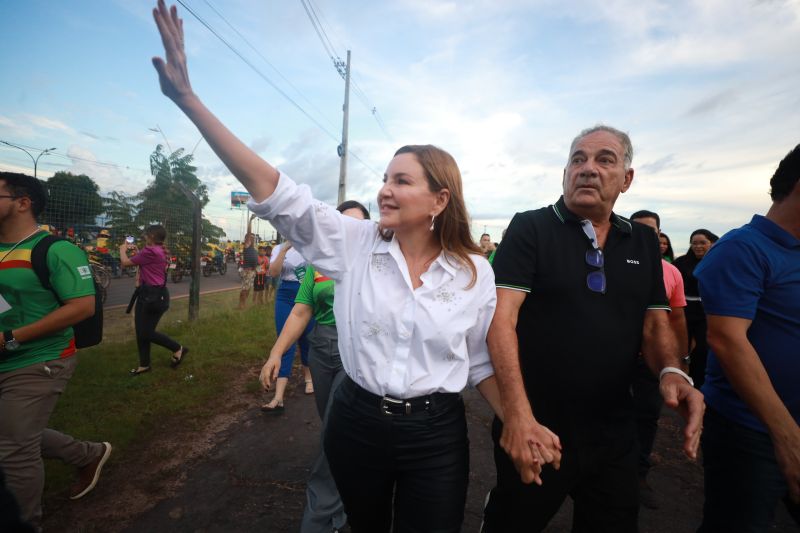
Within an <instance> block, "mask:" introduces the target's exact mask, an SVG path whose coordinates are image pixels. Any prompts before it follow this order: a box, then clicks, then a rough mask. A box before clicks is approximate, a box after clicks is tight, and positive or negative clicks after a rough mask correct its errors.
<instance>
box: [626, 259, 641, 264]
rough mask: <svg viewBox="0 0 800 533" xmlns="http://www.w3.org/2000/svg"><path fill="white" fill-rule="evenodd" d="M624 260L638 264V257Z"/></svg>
mask: <svg viewBox="0 0 800 533" xmlns="http://www.w3.org/2000/svg"><path fill="white" fill-rule="evenodd" d="M625 261H626V262H627V263H628V264H629V265H638V264H639V260H638V259H626V260H625Z"/></svg>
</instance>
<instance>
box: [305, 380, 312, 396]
mask: <svg viewBox="0 0 800 533" xmlns="http://www.w3.org/2000/svg"><path fill="white" fill-rule="evenodd" d="M306 394H314V382H313V381H311V380H310V379H307V380H306Z"/></svg>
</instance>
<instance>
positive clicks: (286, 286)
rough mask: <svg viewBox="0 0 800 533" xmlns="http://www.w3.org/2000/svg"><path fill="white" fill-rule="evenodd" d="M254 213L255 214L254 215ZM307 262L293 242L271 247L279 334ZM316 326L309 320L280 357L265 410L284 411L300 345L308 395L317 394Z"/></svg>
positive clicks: (277, 332)
mask: <svg viewBox="0 0 800 533" xmlns="http://www.w3.org/2000/svg"><path fill="white" fill-rule="evenodd" d="M254 216H255V215H254ZM307 266H308V262H307V261H306V260H305V259H303V256H301V255H300V254H299V253H297V250H295V249H294V248H292V243H291V241H285V242H283V243H281V244H279V245H278V246H276V247H275V248H273V249H272V256H271V257H270V264H269V275H270V276H272V277H273V278H275V277H278V278H280V285H278V290H277V291H276V292H275V334H276V335H278V336H280V334H281V331H283V325H284V324H285V323H286V319H288V318H289V314H290V313H291V312H292V308H293V307H294V299H295V297H296V296H297V291H298V290H299V289H300V283H301V282H302V281H303V276H304V275H305V273H306V267H307ZM313 328H314V321H313V320H312V321H311V322H309V324H308V326H307V327H306V329H305V330H303V334H302V335H300V338H299V339H298V340H297V342H296V343H292V345H291V346H289V347H288V348H287V349H286V351H285V352H284V354H283V357H281V368H280V371H279V372H278V381H277V383H276V385H275V396H274V397H273V398H272V400H270V402H269V403H267V404H264V405H262V406H261V410H262V411H264V412H265V413H271V414H278V415H279V414H283V412H284V405H283V398H284V394H285V392H286V385H287V384H288V383H289V377H290V376H291V375H292V364H293V363H294V354H295V351H296V349H297V346H298V345H299V346H300V362H301V364H302V366H303V379H305V383H306V388H305V393H306V394H313V393H314V386H313V383H312V381H311V371H310V370H309V368H308V352H309V343H308V336H309V334H310V333H311V330H312V329H313Z"/></svg>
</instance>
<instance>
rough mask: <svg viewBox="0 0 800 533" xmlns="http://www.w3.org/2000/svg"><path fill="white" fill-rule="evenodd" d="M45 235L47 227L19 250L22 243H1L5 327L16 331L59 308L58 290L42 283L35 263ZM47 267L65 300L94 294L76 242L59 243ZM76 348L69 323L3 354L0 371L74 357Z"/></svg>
mask: <svg viewBox="0 0 800 533" xmlns="http://www.w3.org/2000/svg"><path fill="white" fill-rule="evenodd" d="M45 235H47V232H46V231H41V232H39V233H36V234H35V235H33V236H31V237H29V238H27V239H25V240H24V241H22V242H21V243H20V244H19V245H17V247H16V248H14V244H16V243H0V297H2V300H3V301H0V310H2V312H0V331H8V330H12V331H13V330H15V329H18V328H21V327H22V326H26V325H28V324H31V323H33V322H36V321H37V320H40V319H41V318H43V317H44V316H46V315H48V314H50V313H52V312H53V311H55V310H56V309H58V307H59V304H58V300H57V299H56V297H55V295H54V294H53V292H52V291H50V290H48V289H45V288H44V287H42V284H41V283H40V282H39V278H38V277H37V276H36V273H35V272H34V271H33V266H32V264H31V252H32V250H33V247H34V246H35V245H36V244H37V243H38V242H39V241H40V240H41V239H42V238H43V237H44V236H45ZM12 248H14V249H13V250H11V249H12ZM9 250H11V251H10V252H9ZM47 266H48V268H49V270H50V283H51V285H52V286H53V290H55V291H56V293H58V296H59V298H61V301H66V300H70V299H72V298H80V297H82V296H90V295H92V294H94V282H93V281H92V271H91V268H90V267H89V263H88V260H87V258H86V254H85V253H84V252H83V250H81V249H80V248H78V247H77V246H75V245H74V244H72V243H70V242H68V241H58V242H55V243H53V244H52V246H51V247H50V250H49V251H48V253H47ZM75 351H76V348H75V337H74V335H73V332H72V328H71V327H67V328H64V329H63V330H61V331H58V332H55V333H52V334H50V335H48V336H46V337H41V338H38V339H34V340H31V341H28V342H24V343H22V344H21V345H20V348H19V349H18V350H15V351H13V352H2V353H0V372H8V371H11V370H17V369H18V368H23V367H26V366H29V365H32V364H35V363H41V362H46V361H51V360H53V359H58V358H64V357H69V356H71V355H73V354H74V353H75Z"/></svg>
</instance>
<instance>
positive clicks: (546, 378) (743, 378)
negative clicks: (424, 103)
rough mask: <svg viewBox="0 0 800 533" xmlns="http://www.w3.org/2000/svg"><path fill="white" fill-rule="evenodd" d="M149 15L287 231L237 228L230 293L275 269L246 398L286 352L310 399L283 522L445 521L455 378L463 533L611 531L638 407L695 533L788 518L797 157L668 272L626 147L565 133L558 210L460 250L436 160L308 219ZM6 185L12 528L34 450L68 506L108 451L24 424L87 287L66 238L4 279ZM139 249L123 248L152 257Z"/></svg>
mask: <svg viewBox="0 0 800 533" xmlns="http://www.w3.org/2000/svg"><path fill="white" fill-rule="evenodd" d="M154 17H155V20H156V24H157V26H158V30H159V32H160V34H161V38H162V42H163V44H164V48H165V52H166V60H164V59H161V58H154V59H153V63H154V66H155V68H156V70H157V72H158V75H159V80H160V83H161V89H162V92H163V93H164V94H165V95H166V96H167V97H169V98H170V99H171V100H172V101H173V102H174V103H175V104H176V105H177V106H178V107H179V108H180V109H181V110H182V111H183V112H184V113H185V114H186V116H187V117H188V118H189V119H190V120H191V121H192V122H193V123H194V124H195V125H196V126H197V128H198V129H199V130H200V132H201V133H202V135H203V137H204V138H205V139H206V141H207V142H208V144H209V146H211V147H212V149H213V150H214V151H215V153H216V154H217V155H218V156H219V158H220V159H221V160H222V162H223V163H224V164H225V165H226V166H227V167H228V168H229V169H230V170H231V172H232V173H233V175H234V176H235V177H236V178H237V179H238V180H239V181H240V182H241V183H242V185H243V186H244V187H245V188H246V189H247V191H248V192H249V194H250V195H251V200H250V201H249V203H248V208H249V209H250V210H251V211H252V212H253V213H254V214H255V215H256V216H258V217H261V218H263V219H265V220H268V221H270V222H271V223H272V224H273V225H274V226H275V227H276V228H277V229H278V231H279V232H280V233H281V234H282V235H284V236H286V237H287V239H288V240H287V241H285V242H284V243H282V244H281V245H279V246H276V247H275V248H274V249H273V250H272V254H271V258H270V259H269V260H266V259H262V258H265V257H266V251H264V253H263V254H259V252H258V251H256V250H255V247H254V242H253V241H254V239H253V236H252V234H251V233H250V232H249V231H248V235H247V237H246V238H245V251H244V263H243V265H242V269H243V270H242V279H243V282H242V297H243V299H242V300H241V301H242V302H244V301H246V299H247V297H248V294H249V291H250V290H251V289H253V290H254V287H255V284H256V279H257V276H258V275H260V274H261V275H263V274H264V269H267V274H266V275H269V276H272V277H273V278H279V279H280V285H279V287H278V291H277V293H276V297H275V320H276V331H277V332H278V339H277V341H276V343H275V345H274V346H273V347H272V349H271V351H270V355H269V358H268V360H267V362H266V364H265V365H264V368H263V369H262V372H261V376H260V379H261V382H262V384H263V386H264V387H265V388H267V389H271V388H272V387H273V386H274V387H275V397H274V398H273V400H272V401H270V402H269V403H268V404H266V405H264V406H263V407H262V409H263V410H264V411H265V412H267V413H270V414H272V413H280V412H283V410H284V408H285V407H284V401H285V390H286V382H287V380H288V375H289V374H288V372H290V371H291V365H292V362H293V358H294V354H295V345H296V343H298V344H299V346H300V351H301V354H302V362H303V371H304V379H305V381H306V389H305V391H306V392H308V393H314V394H316V401H317V408H318V412H319V415H320V417H321V419H322V421H323V423H322V432H321V435H320V440H321V452H320V454H319V456H318V457H317V458H316V460H315V462H314V465H313V468H312V473H311V478H310V479H309V482H308V485H307V505H306V509H305V512H304V516H303V519H302V525H301V531H303V532H325V533H327V532H331V531H340V530H342V529H346V528H349V529H350V530H352V531H355V532H367V533H373V532H388V531H395V532H433V531H436V532H449V531H453V532H455V531H460V529H461V525H462V522H463V519H464V507H465V501H466V493H467V484H468V481H469V447H468V440H467V424H466V418H465V407H464V402H463V399H462V396H461V392H462V391H463V390H464V389H465V388H466V387H475V388H476V389H477V390H478V391H479V392H480V393H481V395H482V396H483V397H484V398H485V399H486V401H487V402H488V404H489V405H490V407H491V409H492V410H493V411H494V413H495V418H494V421H493V425H492V428H491V434H492V439H493V443H494V461H495V466H496V473H497V478H496V485H495V487H494V488H493V489H492V490H491V491H490V493H489V494H488V495H487V498H486V504H485V509H484V520H483V524H482V526H481V531H482V532H484V533H498V532H500V533H507V532H517V531H541V530H543V529H544V528H546V527H547V525H548V524H549V522H550V520H551V519H552V517H553V516H554V515H555V513H556V512H557V511H558V509H559V508H560V507H561V505H562V503H563V502H564V500H565V499H566V498H567V496H570V497H571V498H572V500H573V502H574V507H573V531H580V532H615V533H617V532H622V533H624V532H635V531H637V530H638V515H639V508H640V505H649V506H654V505H658V497H657V495H656V494H654V493H653V492H652V490H651V489H650V488H649V485H648V484H647V472H648V469H649V451H650V449H651V448H652V442H653V437H654V434H655V429H656V427H657V420H658V417H659V415H660V413H661V411H662V407H663V406H666V407H667V408H670V409H674V410H675V411H676V412H677V413H678V414H679V415H680V417H682V418H683V419H684V421H685V424H684V427H683V432H682V445H683V450H684V452H685V454H686V456H687V457H688V458H690V459H692V460H694V459H696V458H697V457H698V455H699V449H700V447H701V446H702V460H703V467H704V494H705V503H704V508H703V519H702V522H701V523H700V524H698V528H699V529H698V531H699V532H701V533H728V532H754V531H767V530H768V529H769V527H770V523H771V521H772V518H773V515H774V511H775V508H776V506H777V504H778V502H779V501H780V500H783V501H784V502H785V504H786V508H787V509H788V511H789V513H790V515H791V516H792V517H793V518H794V519H795V521H797V522H798V524H800V425H799V424H800V387H798V383H800V353H798V349H800V145H798V146H797V147H795V148H794V149H793V150H792V151H790V152H789V154H788V155H787V156H786V157H785V158H784V159H783V160H782V161H781V162H780V164H779V165H778V168H777V170H776V171H775V173H774V175H773V176H772V178H771V179H770V182H769V185H770V194H771V199H772V203H771V205H770V206H769V208H768V211H767V213H766V215H765V216H761V215H755V216H753V218H752V220H751V221H750V222H749V223H748V224H746V225H744V226H742V227H741V228H738V229H732V230H731V231H729V232H727V233H726V234H725V235H724V236H723V237H722V238H719V239H718V238H717V236H716V235H714V234H713V233H711V232H710V231H708V230H705V229H698V230H697V231H695V232H693V233H692V235H691V239H690V249H689V251H687V253H686V254H685V255H683V256H681V257H677V258H675V257H674V253H673V249H672V243H671V242H670V240H669V238H668V237H667V236H666V235H665V234H664V233H661V232H660V229H661V225H662V222H663V221H662V220H661V218H660V217H659V215H658V213H655V212H653V211H650V210H640V211H637V212H636V213H634V214H633V215H632V216H631V217H630V218H626V217H623V216H621V215H619V214H618V213H616V212H615V211H614V206H615V204H616V201H617V199H618V197H619V196H620V195H621V194H623V193H625V192H626V191H628V190H629V188H630V187H631V185H632V183H633V179H634V168H633V166H632V163H633V145H632V143H631V140H630V138H629V136H628V135H627V134H626V133H624V132H622V131H620V130H618V129H615V128H612V127H610V126H606V125H598V126H595V127H592V128H588V129H586V130H583V131H581V132H580V133H579V134H578V135H577V136H576V137H575V138H574V139H573V140H572V143H571V145H570V148H569V152H568V154H567V161H566V165H565V168H564V174H563V180H562V186H563V193H562V195H561V197H560V198H558V199H555V201H554V203H552V204H551V205H548V206H544V207H539V208H534V209H532V210H529V211H524V212H520V213H517V214H515V215H514V216H513V218H512V220H511V222H510V224H509V226H508V228H507V230H506V232H505V234H504V235H503V237H502V239H501V242H500V244H499V245H497V246H495V245H494V243H492V241H491V237H490V236H489V235H484V236H482V238H481V239H480V245H479V244H477V243H475V242H474V240H473V238H472V236H471V234H470V228H469V215H468V213H467V209H466V205H465V202H464V193H463V185H462V179H461V174H460V170H459V168H458V165H457V164H456V162H455V160H454V159H453V157H452V156H451V155H450V154H448V153H447V152H446V151H444V150H442V149H440V148H437V147H435V146H431V145H409V146H404V147H401V148H400V149H399V150H397V152H396V153H395V154H394V156H393V157H392V159H391V160H390V161H389V163H388V165H387V168H386V172H385V174H384V179H383V185H382V187H381V189H380V191H379V193H378V207H379V209H380V220H379V221H372V220H369V216H368V213H367V212H366V210H364V208H363V206H361V205H360V204H357V203H355V202H345V203H344V204H342V205H340V206H339V207H338V208H336V209H334V208H333V207H331V206H329V205H327V204H324V203H322V202H320V201H318V200H316V199H314V197H313V194H312V191H311V189H310V188H309V187H308V186H306V185H302V184H299V183H297V182H295V181H294V180H293V179H292V178H290V177H289V176H288V175H287V174H286V173H284V172H281V171H279V170H278V169H276V168H275V167H273V166H271V165H270V164H269V163H268V162H266V161H264V160H263V159H262V158H260V157H259V156H258V155H257V154H255V153H254V152H253V151H252V150H250V149H249V148H248V147H247V146H246V145H245V144H243V143H242V142H241V141H240V140H239V139H238V138H237V137H235V136H234V135H233V133H231V132H230V131H229V130H228V129H227V128H226V127H225V126H224V125H223V124H222V123H221V122H220V121H219V120H218V119H217V118H216V117H215V116H214V115H213V114H212V113H211V112H210V111H209V110H208V108H207V107H205V105H204V104H203V103H202V101H201V100H200V99H199V97H198V96H197V95H196V94H195V93H194V91H193V90H192V88H191V84H190V82H189V77H188V70H187V67H186V58H185V53H184V50H183V46H184V35H183V24H182V21H181V19H180V18H179V17H178V15H177V10H176V9H175V8H174V7H173V8H171V9H168V8H167V7H166V5H165V4H164V2H163V0H159V2H158V6H157V8H156V9H155V10H154ZM23 181H24V180H23ZM20 183H21V181H20V179H19V178H15V177H13V176H10V175H6V174H3V175H0V273H4V275H3V276H2V278H0V294H2V297H3V298H2V299H0V325H1V326H2V328H1V329H2V330H3V332H2V337H0V345H2V352H1V353H0V468H2V471H3V472H4V473H5V483H6V486H7V487H8V489H9V491H10V493H11V496H13V498H15V499H16V501H17V502H18V503H19V505H20V508H21V515H22V518H23V519H24V521H27V522H30V523H32V524H33V525H34V526H38V524H39V523H40V518H41V508H40V502H39V499H40V496H41V480H42V475H43V473H42V472H43V470H42V466H41V457H42V456H56V457H61V458H63V459H64V460H65V461H66V462H68V463H70V464H74V465H76V466H77V467H78V468H79V473H80V476H79V481H84V480H85V483H83V485H79V486H76V491H77V492H75V497H80V496H81V495H82V494H85V493H86V492H88V490H91V488H92V487H94V484H96V483H97V477H98V476H99V473H100V469H101V468H102V465H103V463H105V461H106V460H107V459H108V455H109V454H110V451H111V446H110V445H109V444H108V443H81V442H76V441H74V440H73V439H71V438H70V437H68V436H66V435H63V434H58V435H56V434H54V433H53V432H51V430H48V429H46V427H47V419H48V418H49V414H50V412H51V411H52V409H53V406H54V405H55V401H56V399H57V397H58V394H59V393H60V392H61V391H62V390H63V387H64V386H65V384H66V381H67V380H68V379H69V376H70V375H71V373H72V371H73V370H74V365H75V362H76V355H75V347H74V342H73V340H72V338H71V335H72V334H71V330H70V328H69V326H70V325H71V324H74V323H76V322H77V321H79V320H81V319H83V318H85V317H86V316H87V315H88V314H89V313H90V303H91V301H92V300H93V297H92V287H91V284H90V283H88V282H87V278H86V276H85V273H86V270H85V269H84V268H83V267H84V263H81V261H82V259H81V258H80V257H79V256H78V255H75V254H74V253H73V252H72V251H70V250H67V247H66V246H59V247H58V248H56V247H53V248H52V249H51V252H50V253H52V254H53V257H52V260H51V259H50V256H49V255H48V263H49V264H50V265H51V268H52V279H53V285H54V291H55V297H53V296H52V295H51V296H47V295H46V294H44V293H46V292H47V291H46V290H45V289H43V287H42V286H41V285H39V284H36V283H35V279H33V278H31V276H30V274H29V272H27V271H26V270H25V269H26V268H27V269H30V266H26V263H25V262H26V260H27V261H28V265H30V263H31V256H32V252H31V250H33V249H35V247H36V241H37V240H38V239H39V233H40V232H39V231H38V230H37V229H36V223H35V221H36V215H37V214H38V213H39V212H40V211H41V208H42V202H43V201H44V200H43V199H41V198H39V197H38V196H37V194H38V193H36V192H35V191H33V190H32V189H29V188H26V187H25V186H24V183H23V184H22V185H20ZM532 207H534V206H532ZM149 235H150V240H149V241H148V247H157V245H159V244H160V243H163V239H162V238H161V234H160V233H159V232H158V231H157V230H155V229H154V230H153V231H152V232H150V233H149ZM484 237H485V239H484ZM159 239H161V241H159ZM676 246H677V244H676ZM248 250H250V251H249V252H248ZM121 252H122V250H121ZM26 254H27V255H26ZM154 255H155V256H158V250H151V251H150V252H148V253H145V250H143V251H142V252H139V253H137V254H136V255H135V256H134V257H133V258H131V259H122V263H123V265H124V264H126V262H127V261H130V262H132V263H134V264H139V265H142V264H144V263H145V257H146V256H154ZM123 256H125V254H121V257H123ZM26 258H27V259H26ZM137 258H138V259H137ZM83 261H84V262H85V260H83ZM265 279H266V278H265ZM245 280H247V282H246V283H245ZM156 282H157V280H153V283H156ZM265 284H266V283H265ZM46 297H47V298H50V299H49V300H47V299H46ZM34 301H36V302H45V304H41V303H40V304H39V306H38V307H37V308H36V310H35V311H33V306H34V305H35V303H34ZM23 310H24V312H23ZM23 317H25V318H23ZM156 322H157V320H156ZM145 329H147V331H151V330H154V329H155V326H153V327H152V328H149V327H148V328H145ZM149 339H150V341H151V342H153V341H156V340H157V337H154V336H153V335H152V332H151V334H150V337H149ZM164 345H165V346H167V348H168V349H170V350H171V351H173V357H174V358H178V361H177V362H180V359H182V357H185V354H186V352H185V351H184V348H183V347H181V346H180V345H179V344H178V343H177V342H174V341H172V342H170V341H168V340H165V341H164ZM181 352H182V356H180V357H179V353H181ZM140 355H141V346H140ZM145 362H146V361H145ZM140 368H141V367H140ZM312 376H313V380H312ZM315 384H316V388H315V386H314V385H315ZM701 384H702V385H701ZM21 398H26V399H27V400H26V401H22V400H21ZM31 398H33V400H31ZM23 415H24V416H23ZM67 450H69V453H68V452H67Z"/></svg>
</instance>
